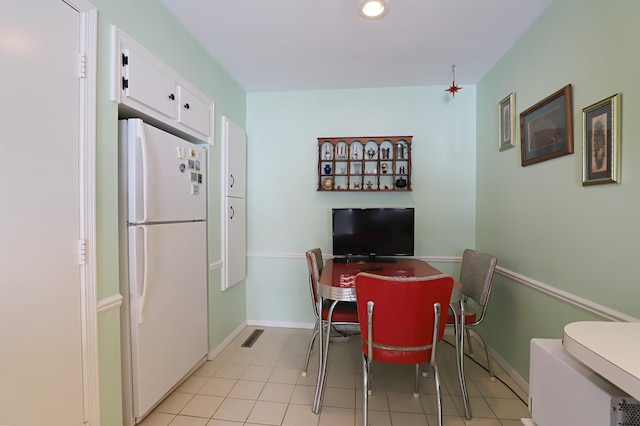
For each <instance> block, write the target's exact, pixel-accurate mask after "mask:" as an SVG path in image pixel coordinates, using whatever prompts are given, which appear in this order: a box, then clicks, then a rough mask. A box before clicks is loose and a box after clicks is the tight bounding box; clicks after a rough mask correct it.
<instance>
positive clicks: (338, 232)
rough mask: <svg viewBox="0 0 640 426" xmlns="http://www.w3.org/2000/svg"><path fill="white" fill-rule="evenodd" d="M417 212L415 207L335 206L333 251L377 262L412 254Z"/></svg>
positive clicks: (347, 256) (349, 256)
mask: <svg viewBox="0 0 640 426" xmlns="http://www.w3.org/2000/svg"><path fill="white" fill-rule="evenodd" d="M414 216H415V214H414V209H413V208H412V207H402V208H390V207H386V208H346V209H333V212H332V230H333V255H334V256H344V258H345V259H349V258H352V260H354V261H355V260H366V261H378V262H379V261H385V260H392V258H393V256H413V255H414ZM383 257H386V259H385V258H383ZM336 260H337V259H336Z"/></svg>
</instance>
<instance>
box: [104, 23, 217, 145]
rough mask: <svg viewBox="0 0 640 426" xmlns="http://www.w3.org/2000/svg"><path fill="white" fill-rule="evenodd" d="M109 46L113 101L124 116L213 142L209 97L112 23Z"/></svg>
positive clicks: (211, 106)
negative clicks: (140, 115)
mask: <svg viewBox="0 0 640 426" xmlns="http://www.w3.org/2000/svg"><path fill="white" fill-rule="evenodd" d="M113 46H114V52H113V62H114V64H113V65H114V68H113V76H114V79H113V100H115V101H116V102H118V103H119V104H121V105H122V106H124V107H125V108H123V109H122V111H124V112H125V115H127V116H128V115H136V116H137V115H139V114H138V113H141V114H142V115H143V117H142V118H144V119H146V120H147V121H150V122H151V123H152V124H156V125H158V126H159V127H162V128H165V129H166V128H167V127H171V128H174V129H177V130H178V131H180V132H182V133H184V134H185V135H187V136H190V137H191V138H192V139H193V138H195V139H197V140H200V141H204V142H207V143H209V144H213V116H214V114H213V112H214V104H213V101H212V100H211V99H209V98H208V97H207V96H206V95H204V94H203V93H202V92H201V91H200V90H198V89H197V88H196V87H194V86H192V85H191V84H190V83H189V82H188V81H186V80H185V79H184V78H182V77H181V76H180V75H179V74H177V73H176V72H175V71H174V70H173V69H171V68H170V67H168V66H167V65H166V64H164V63H163V62H162V61H160V60H159V59H158V58H156V57H155V56H154V55H152V54H151V53H149V52H148V51H147V50H146V49H145V48H144V47H142V46H141V45H139V44H138V43H136V42H135V41H134V40H133V39H131V38H130V37H129V36H127V35H126V34H124V33H123V32H122V31H120V30H119V29H118V28H117V27H115V26H114V27H113ZM127 112H131V113H132V114H126V113H127ZM121 118H126V117H122V116H121Z"/></svg>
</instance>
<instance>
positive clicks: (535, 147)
mask: <svg viewBox="0 0 640 426" xmlns="http://www.w3.org/2000/svg"><path fill="white" fill-rule="evenodd" d="M520 145H521V150H522V151H521V157H522V166H523V167H524V166H528V165H530V164H534V163H539V162H541V161H546V160H550V159H552V158H556V157H561V156H563V155H568V154H573V113H572V110H571V85H570V84H568V85H566V86H565V87H563V88H562V89H560V90H558V91H557V92H555V93H553V94H552V95H550V96H548V97H546V98H545V99H543V100H541V101H540V102H538V103H537V104H535V105H534V106H532V107H531V108H529V109H527V110H526V111H523V112H522V113H521V114H520Z"/></svg>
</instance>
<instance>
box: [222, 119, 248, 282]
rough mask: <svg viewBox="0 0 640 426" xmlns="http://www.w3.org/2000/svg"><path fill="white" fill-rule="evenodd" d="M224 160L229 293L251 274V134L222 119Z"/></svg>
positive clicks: (225, 264)
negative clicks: (248, 178) (248, 212)
mask: <svg viewBox="0 0 640 426" xmlns="http://www.w3.org/2000/svg"><path fill="white" fill-rule="evenodd" d="M222 158H223V167H222V184H223V185H224V188H223V194H224V203H223V204H224V206H225V207H224V208H225V212H224V213H223V216H222V217H224V223H223V227H222V233H223V236H224V237H223V239H222V240H223V242H222V244H223V246H222V258H223V267H222V268H223V282H222V289H223V290H225V289H227V288H229V287H231V286H233V285H235V284H237V283H239V282H241V281H243V280H244V279H245V278H246V275H247V272H246V271H247V219H246V187H247V183H246V174H247V134H246V132H245V131H244V129H243V128H242V127H240V126H238V125H237V124H236V123H234V122H233V121H231V120H229V119H228V118H227V117H222Z"/></svg>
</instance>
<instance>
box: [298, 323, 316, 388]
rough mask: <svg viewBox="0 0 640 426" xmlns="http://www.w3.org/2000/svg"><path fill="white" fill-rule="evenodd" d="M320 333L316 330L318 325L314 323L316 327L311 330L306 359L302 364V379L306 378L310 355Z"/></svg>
mask: <svg viewBox="0 0 640 426" xmlns="http://www.w3.org/2000/svg"><path fill="white" fill-rule="evenodd" d="M319 332H320V330H319V329H318V323H317V322H316V326H315V327H314V329H313V336H312V337H311V340H310V341H309V347H308V348H307V357H306V360H305V362H304V365H303V366H302V373H301V375H302V377H307V371H308V369H309V360H310V359H311V353H312V352H313V344H314V343H315V342H316V337H318V333H319Z"/></svg>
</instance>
